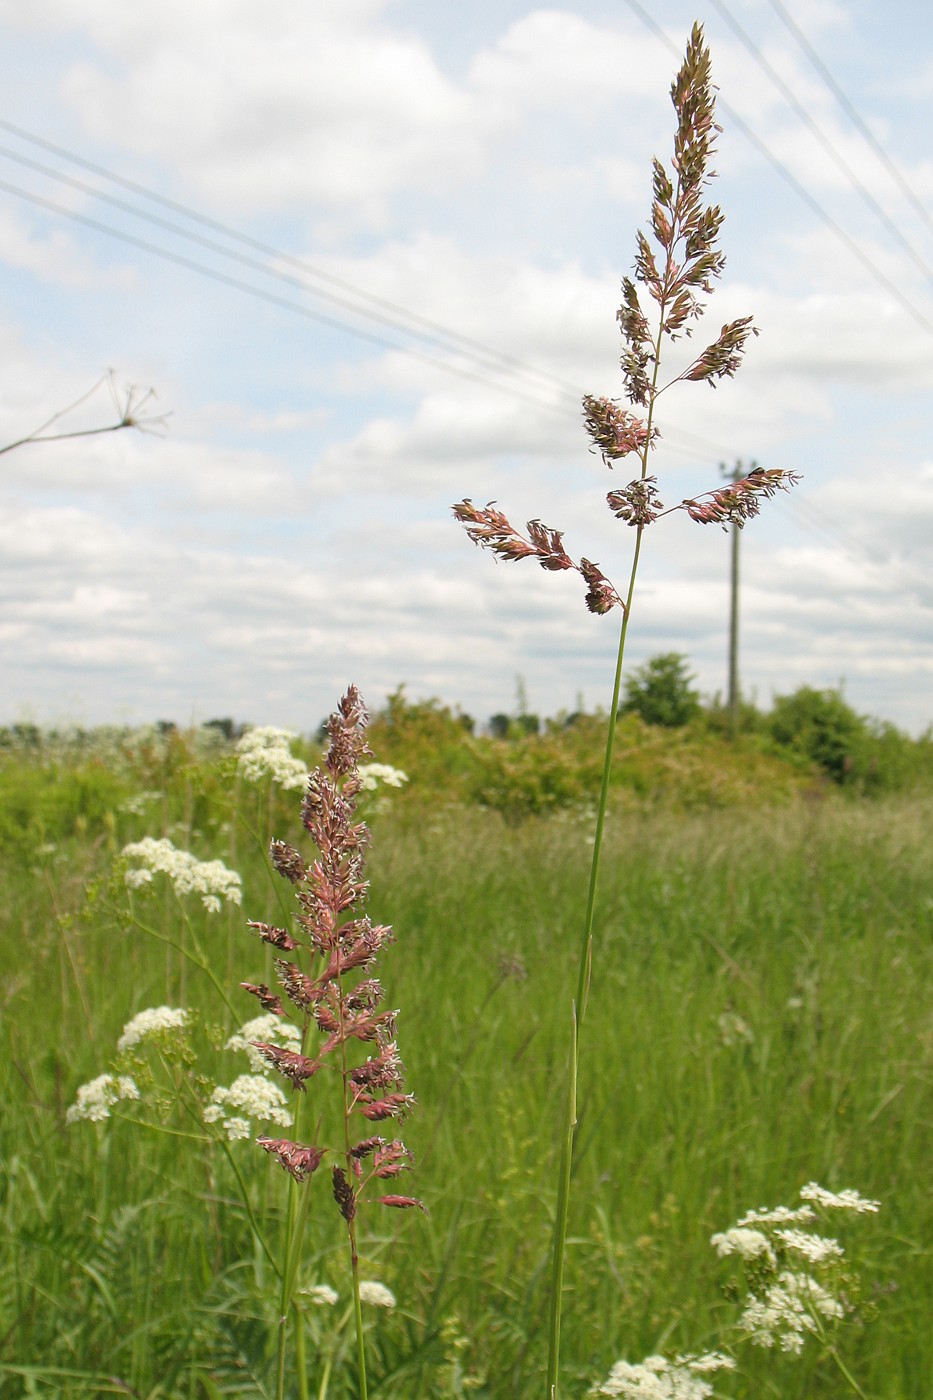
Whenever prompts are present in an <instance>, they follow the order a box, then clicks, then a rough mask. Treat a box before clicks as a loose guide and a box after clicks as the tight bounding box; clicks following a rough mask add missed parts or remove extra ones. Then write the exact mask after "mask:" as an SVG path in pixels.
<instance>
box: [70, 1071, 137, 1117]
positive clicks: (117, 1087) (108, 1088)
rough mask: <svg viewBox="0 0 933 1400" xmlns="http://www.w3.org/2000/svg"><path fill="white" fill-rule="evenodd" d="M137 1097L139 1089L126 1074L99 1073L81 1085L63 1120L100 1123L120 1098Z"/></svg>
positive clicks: (108, 1115)
mask: <svg viewBox="0 0 933 1400" xmlns="http://www.w3.org/2000/svg"><path fill="white" fill-rule="evenodd" d="M138 1098H139V1090H138V1089H137V1087H136V1085H135V1084H134V1082H133V1080H132V1079H130V1078H129V1076H128V1075H125V1074H123V1075H119V1076H116V1077H115V1076H114V1075H112V1074H101V1075H98V1077H97V1078H96V1079H92V1080H91V1081H90V1083H88V1084H82V1085H81V1087H80V1088H79V1090H78V1092H77V1095H76V1097H75V1102H74V1103H73V1104H72V1105H71V1107H70V1108H69V1109H68V1111H67V1113H66V1114H65V1122H66V1123H78V1122H80V1121H81V1120H82V1119H86V1120H87V1121H88V1122H90V1123H100V1122H102V1121H103V1119H105V1118H109V1117H110V1110H111V1108H112V1107H113V1105H114V1104H116V1103H119V1102H120V1100H121V1099H138Z"/></svg>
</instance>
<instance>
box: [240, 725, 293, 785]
mask: <svg viewBox="0 0 933 1400" xmlns="http://www.w3.org/2000/svg"><path fill="white" fill-rule="evenodd" d="M297 737H298V736H297V735H296V734H293V733H292V731H291V730H290V729H276V728H275V727H274V726H273V725H270V724H266V725H259V726H257V727H256V728H255V729H248V730H247V731H246V733H245V734H244V735H243V737H242V739H240V740H239V742H238V743H237V746H236V747H237V753H238V754H239V758H238V759H237V768H238V769H239V771H240V773H241V774H242V775H243V777H244V778H245V779H246V780H247V782H250V783H258V782H260V781H261V779H263V778H266V777H268V778H271V779H272V781H273V782H274V783H278V784H279V786H280V787H283V788H285V789H286V790H288V791H293V790H297V791H300V790H301V789H302V788H303V787H304V785H305V783H306V782H307V780H308V769H307V765H306V764H304V763H303V762H302V761H301V759H300V758H294V757H293V756H292V752H291V749H290V748H289V744H290V742H291V740H292V739H295V738H297Z"/></svg>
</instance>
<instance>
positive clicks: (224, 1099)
mask: <svg viewBox="0 0 933 1400" xmlns="http://www.w3.org/2000/svg"><path fill="white" fill-rule="evenodd" d="M286 1103H287V1100H286V1098H285V1095H284V1094H283V1092H282V1090H281V1089H280V1088H279V1086H278V1084H273V1082H272V1080H271V1079H267V1078H266V1077H265V1075H264V1074H241V1075H240V1076H239V1078H238V1079H235V1080H234V1081H233V1083H232V1084H231V1085H230V1087H229V1088H225V1087H224V1085H222V1084H218V1085H217V1086H216V1088H215V1089H214V1091H213V1092H212V1094H211V1097H210V1102H209V1103H207V1104H205V1106H204V1121H205V1123H223V1125H224V1131H225V1133H226V1134H227V1137H228V1138H229V1140H230V1141H231V1142H235V1141H236V1140H237V1139H238V1138H248V1137H249V1136H250V1132H251V1126H250V1121H249V1120H250V1119H252V1118H258V1119H259V1120H260V1121H262V1122H264V1123H278V1124H279V1126H280V1127H283V1128H288V1127H290V1126H291V1122H292V1115H291V1114H290V1113H289V1111H288V1109H287V1107H286ZM230 1109H232V1110H234V1112H233V1113H232V1114H230V1113H229V1112H228V1110H230Z"/></svg>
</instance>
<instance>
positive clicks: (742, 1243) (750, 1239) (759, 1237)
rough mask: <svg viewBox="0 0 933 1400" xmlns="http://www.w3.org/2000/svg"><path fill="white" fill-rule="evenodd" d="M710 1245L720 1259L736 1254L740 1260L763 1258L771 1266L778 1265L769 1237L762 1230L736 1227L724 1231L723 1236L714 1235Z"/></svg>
mask: <svg viewBox="0 0 933 1400" xmlns="http://www.w3.org/2000/svg"><path fill="white" fill-rule="evenodd" d="M710 1244H711V1245H712V1246H713V1248H714V1249H715V1251H716V1253H717V1254H718V1255H719V1257H720V1259H724V1258H725V1257H726V1255H727V1254H736V1255H738V1257H739V1258H740V1259H758V1258H762V1257H763V1258H765V1259H767V1260H768V1262H769V1263H770V1264H776V1263H777V1260H776V1258H775V1254H774V1250H773V1249H772V1248H771V1244H770V1242H769V1240H768V1237H767V1235H763V1234H762V1233H761V1231H760V1230H749V1229H747V1228H745V1227H742V1226H739V1225H734V1226H733V1227H732V1229H731V1230H724V1231H723V1232H722V1233H721V1234H718V1235H713V1237H712V1239H711V1240H710Z"/></svg>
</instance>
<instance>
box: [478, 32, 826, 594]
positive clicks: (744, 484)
mask: <svg viewBox="0 0 933 1400" xmlns="http://www.w3.org/2000/svg"><path fill="white" fill-rule="evenodd" d="M713 94H714V88H713V85H712V82H711V78H710V57H709V50H708V49H707V48H706V44H705V42H704V38H703V30H702V27H701V26H700V25H699V24H697V25H695V26H694V29H693V33H692V34H691V37H690V42H689V44H688V46H687V52H686V56H685V58H684V62H683V65H682V67H681V69H680V72H679V73H678V74H677V77H676V78H675V79H674V82H673V85H672V87H671V101H672V102H673V104H674V110H675V111H676V113H677V131H676V135H675V138H674V153H673V158H672V161H671V168H670V170H668V169H667V168H666V167H665V166H664V165H663V164H662V163H661V161H659V160H654V161H653V163H652V192H653V201H652V205H651V215H650V236H649V235H648V234H646V233H644V232H642V231H641V230H639V231H638V233H637V235H636V248H635V263H634V275H633V276H631V277H624V278H623V279H622V304H621V306H620V308H619V310H618V312H617V317H616V319H617V320H618V322H619V326H620V329H621V332H622V343H623V349H622V359H621V366H622V380H623V384H624V388H625V394H626V397H627V399H628V401H629V403H630V404H631V405H632V408H633V409H635V410H643V412H633V411H632V409H628V408H624V407H622V406H621V405H620V403H619V402H618V401H617V400H615V399H610V398H605V397H596V396H593V395H591V394H587V395H585V397H584V399H583V423H584V427H585V429H586V432H587V434H588V436H589V438H590V441H591V443H592V445H593V447H592V450H593V451H595V452H598V453H599V455H600V456H601V457H602V459H603V461H604V462H605V464H606V466H607V467H609V468H612V467H614V466H615V464H616V463H617V462H619V461H621V460H622V459H623V458H624V457H635V458H637V459H638V460H639V462H640V464H641V472H640V474H639V475H638V476H637V477H636V478H635V479H634V480H632V481H630V482H629V483H628V485H627V486H623V487H617V488H615V489H614V490H612V491H610V492H609V494H608V496H607V498H606V499H607V502H608V505H609V509H610V510H611V511H612V514H613V515H614V516H616V518H617V519H619V520H622V521H623V522H624V523H625V524H627V525H631V526H634V527H635V528H636V529H637V531H638V534H639V538H640V537H641V533H642V531H643V530H644V529H645V527H646V526H648V525H651V524H652V523H653V522H654V521H655V520H656V519H657V518H658V517H659V516H660V515H670V514H671V513H672V512H673V511H678V510H684V511H686V513H687V514H688V515H689V516H690V519H691V520H695V521H697V522H698V523H699V524H701V525H706V524H710V523H718V524H723V525H727V524H730V523H731V524H735V525H738V526H742V525H744V523H745V521H746V520H750V519H751V518H752V517H753V516H755V515H757V514H758V511H759V509H760V501H761V499H762V498H766V497H769V496H773V495H774V493H775V491H777V490H787V489H788V488H789V487H791V486H793V485H794V483H795V482H796V481H798V480H799V477H798V476H797V474H796V473H795V472H788V471H783V470H781V469H779V468H772V469H770V470H768V471H763V470H761V469H758V470H756V471H755V472H752V473H751V474H750V476H749V477H748V478H746V479H745V480H743V481H737V482H733V483H732V484H731V485H730V487H729V488H728V489H725V490H721V491H712V492H707V493H705V495H704V497H703V498H701V499H700V500H684V501H680V502H679V503H678V504H677V505H674V506H672V507H670V508H669V509H668V510H665V509H664V507H663V506H662V504H661V502H660V500H659V499H658V493H657V481H656V478H655V477H654V476H650V475H649V474H648V462H649V457H650V454H651V452H653V451H654V450H655V448H656V446H657V442H658V439H659V437H660V434H659V431H658V427H657V425H656V423H655V421H654V418H655V405H656V402H657V399H658V397H659V396H660V395H661V394H662V393H664V391H665V390H666V389H669V388H670V387H671V386H672V385H673V384H676V383H705V384H708V385H709V386H710V387H711V388H715V387H716V385H717V384H718V383H719V382H720V381H721V380H723V379H731V378H732V377H733V375H734V374H735V373H736V371H737V370H738V368H739V366H740V365H741V363H742V359H743V357H744V354H745V349H746V345H747V342H748V340H749V337H751V336H755V335H757V334H758V331H757V329H756V328H755V327H754V326H753V324H752V317H751V316H741V317H739V318H738V319H737V320H735V321H730V322H728V323H727V324H726V325H724V326H723V327H722V329H721V330H720V332H719V334H718V336H717V337H716V339H715V340H713V341H712V342H711V343H710V344H709V345H707V346H706V347H705V349H703V350H701V351H700V352H699V353H698V354H696V355H694V356H693V357H692V358H691V359H690V360H689V362H688V364H687V366H686V368H684V369H682V370H680V372H679V373H677V374H675V375H673V377H672V378H671V379H669V380H667V381H666V382H665V381H663V380H662V378H661V375H660V370H661V351H662V348H663V346H664V343H665V341H667V342H671V343H673V342H675V341H677V340H680V339H681V338H684V337H688V338H689V337H690V336H691V335H692V334H693V329H694V323H695V322H697V321H698V320H699V319H700V318H701V317H702V316H703V314H704V311H705V309H706V307H705V298H706V297H708V296H709V295H710V294H711V293H712V291H713V283H714V282H715V281H716V280H717V279H718V278H719V277H720V276H721V275H722V271H723V267H724V266H725V257H724V256H723V254H722V252H721V251H720V250H719V247H718V235H719V230H720V227H721V225H722V222H723V214H722V211H721V210H720V208H719V206H718V205H716V204H707V203H706V202H705V189H706V186H707V184H708V183H709V181H710V179H711V178H712V176H713V175H714V174H715V172H714V171H713V170H712V169H711V166H710V162H711V160H712V157H713V155H714V153H715V149H716V147H715V138H716V134H717V133H718V132H719V131H720V130H721V128H720V127H719V126H717V124H716V121H715V99H714V95H713ZM651 303H654V305H653V306H652V305H651ZM707 497H708V498H709V499H707ZM453 512H454V515H455V516H456V518H457V519H458V520H459V521H460V522H461V523H462V524H463V525H465V526H466V532H467V534H468V535H469V537H470V539H471V540H472V541H473V542H474V544H479V545H482V546H483V547H484V548H485V549H489V550H491V551H492V553H493V554H495V555H496V556H497V558H499V559H508V560H516V559H537V561H538V563H539V564H540V565H541V567H542V569H546V570H548V571H549V572H552V573H557V572H561V571H563V570H575V571H576V572H577V573H579V574H581V575H582V576H583V578H584V580H585V581H586V583H587V585H588V587H587V593H586V599H585V601H586V606H587V607H588V608H589V610H590V612H594V613H607V612H609V611H611V610H612V609H613V608H615V607H620V608H621V609H622V611H623V614H625V612H626V610H627V604H626V602H625V601H623V597H622V595H621V594H620V592H619V591H618V590H617V589H616V588H614V587H613V585H612V584H611V583H610V582H609V580H608V579H607V578H606V577H605V575H604V574H603V573H602V571H601V570H600V569H599V568H598V566H597V565H595V564H593V563H591V562H590V561H589V560H588V559H581V560H580V561H579V563H578V562H576V561H575V560H574V559H572V558H571V557H570V555H569V554H568V553H567V552H566V550H565V549H564V545H563V535H562V533H561V531H559V530H554V529H551V528H550V527H549V526H547V525H543V524H542V523H541V521H540V520H530V521H529V522H528V525H527V527H526V528H527V535H523V534H522V533H521V532H520V531H518V530H516V529H515V528H514V527H513V526H512V525H511V523H510V522H509V520H508V519H507V517H506V516H505V515H503V514H502V512H501V511H500V510H497V509H496V508H495V503H494V502H490V503H489V504H488V505H486V506H484V507H480V506H475V505H474V504H473V502H472V501H471V500H469V499H466V500H463V501H459V502H458V503H457V504H456V505H455V506H454V507H453Z"/></svg>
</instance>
